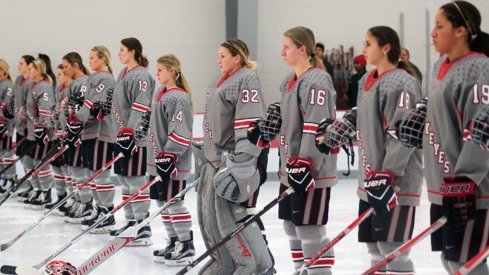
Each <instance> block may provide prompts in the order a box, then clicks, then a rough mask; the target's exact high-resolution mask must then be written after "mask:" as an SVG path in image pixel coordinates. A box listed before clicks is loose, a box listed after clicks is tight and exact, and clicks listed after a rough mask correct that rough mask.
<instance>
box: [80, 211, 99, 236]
mask: <svg viewBox="0 0 489 275" xmlns="http://www.w3.org/2000/svg"><path fill="white" fill-rule="evenodd" d="M99 214H100V211H99V210H98V206H95V207H94V208H93V211H92V214H91V215H90V217H88V218H87V219H86V220H84V221H82V222H81V225H82V230H87V229H88V228H89V227H90V226H91V225H92V224H94V223H95V222H97V220H98V217H99Z"/></svg>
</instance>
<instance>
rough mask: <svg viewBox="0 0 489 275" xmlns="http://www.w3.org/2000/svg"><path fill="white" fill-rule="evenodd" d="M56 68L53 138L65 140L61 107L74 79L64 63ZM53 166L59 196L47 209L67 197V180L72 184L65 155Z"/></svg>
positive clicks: (57, 211)
mask: <svg viewBox="0 0 489 275" xmlns="http://www.w3.org/2000/svg"><path fill="white" fill-rule="evenodd" d="M56 69H57V70H56V79H57V83H58V86H57V87H56V89H55V90H54V97H55V98H56V107H55V110H54V112H53V113H54V123H55V125H54V129H55V131H54V136H53V140H63V139H64V136H65V125H66V118H65V114H64V111H63V110H62V109H61V102H62V101H63V99H64V98H65V92H66V90H67V89H68V86H69V85H70V83H71V81H72V79H71V76H68V75H66V74H64V72H63V64H59V65H58V67H57V68H56ZM51 168H52V169H53V179H54V186H55V188H56V194H57V195H58V198H57V200H56V201H55V200H53V201H52V202H51V203H50V204H47V205H46V206H45V208H46V209H51V208H52V207H53V206H55V205H56V204H57V203H58V201H60V200H62V199H63V198H65V197H66V195H67V186H66V182H69V183H70V184H71V175H70V173H68V168H67V166H66V164H65V161H64V157H63V155H61V156H60V157H58V158H57V159H55V160H54V161H52V162H51ZM67 178H68V179H67ZM66 211H67V207H66V206H65V205H62V206H60V207H59V208H58V209H56V210H55V213H56V214H58V215H61V216H64V213H65V212H66Z"/></svg>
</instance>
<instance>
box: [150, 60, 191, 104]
mask: <svg viewBox="0 0 489 275" xmlns="http://www.w3.org/2000/svg"><path fill="white" fill-rule="evenodd" d="M157 62H158V63H159V64H161V65H163V66H165V67H166V68H168V69H170V68H171V69H173V70H174V71H175V83H176V84H177V87H179V88H182V89H184V90H185V91H187V94H188V97H189V99H190V106H191V107H192V112H193V109H194V103H193V101H192V93H191V91H190V86H189V85H188V82H187V78H185V76H184V75H183V73H182V65H181V64H180V61H179V60H178V58H177V57H176V56H175V55H174V54H165V55H162V56H160V58H158V61H157Z"/></svg>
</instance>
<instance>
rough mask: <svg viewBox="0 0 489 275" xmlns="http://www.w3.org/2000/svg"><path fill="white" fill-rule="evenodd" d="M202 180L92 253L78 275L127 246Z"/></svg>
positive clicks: (78, 269) (189, 185) (186, 188)
mask: <svg viewBox="0 0 489 275" xmlns="http://www.w3.org/2000/svg"><path fill="white" fill-rule="evenodd" d="M199 181H200V178H197V179H196V180H195V181H193V182H192V183H190V184H188V185H187V187H185V189H183V190H182V191H180V193H178V194H177V195H175V196H174V197H173V198H171V199H170V200H169V201H167V202H166V203H165V204H164V205H162V206H161V207H160V208H158V210H156V211H155V212H153V213H152V214H151V215H150V216H149V217H147V218H146V219H144V220H143V221H142V222H141V223H140V224H138V225H137V226H134V227H130V228H129V229H127V230H126V231H124V232H123V233H122V234H121V235H119V236H117V237H116V238H115V239H114V240H113V241H111V242H110V243H109V245H106V246H105V247H103V248H102V249H100V250H99V251H97V253H95V254H94V255H92V257H91V258H89V259H88V260H86V261H85V262H84V263H82V264H81V265H80V266H79V267H77V273H76V274H77V275H83V274H88V273H90V272H92V271H93V270H94V269H95V268H96V267H97V266H99V265H100V264H102V263H103V262H104V261H105V260H107V259H108V258H109V257H111V256H113V255H114V254H115V253H116V252H117V251H119V250H120V249H121V248H123V247H125V246H127V245H128V244H129V243H130V242H132V240H134V238H135V237H136V235H137V232H138V230H139V229H140V228H142V227H143V226H146V225H147V224H148V223H149V222H150V221H152V220H153V219H154V218H155V217H157V216H158V215H160V214H161V212H162V211H164V210H165V209H166V208H168V207H169V206H170V205H171V204H173V203H174V202H176V201H178V200H180V199H181V198H182V197H183V196H184V195H185V194H186V193H187V192H188V191H189V190H191V189H192V188H193V187H194V186H195V185H196V184H197V183H198V182H199Z"/></svg>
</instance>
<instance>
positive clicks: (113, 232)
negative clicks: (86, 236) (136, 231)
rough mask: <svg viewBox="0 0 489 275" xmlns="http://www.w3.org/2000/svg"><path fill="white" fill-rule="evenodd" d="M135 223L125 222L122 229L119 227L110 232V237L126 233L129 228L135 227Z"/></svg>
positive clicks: (132, 221) (131, 221)
mask: <svg viewBox="0 0 489 275" xmlns="http://www.w3.org/2000/svg"><path fill="white" fill-rule="evenodd" d="M135 225H136V221H134V220H127V221H126V222H125V223H124V225H123V226H122V227H119V228H117V229H114V230H110V236H116V237H117V236H119V235H120V234H121V233H122V232H124V231H126V229H128V228H129V227H131V226H135Z"/></svg>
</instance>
